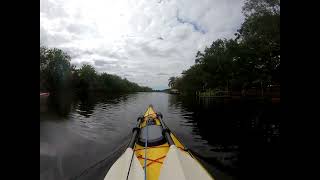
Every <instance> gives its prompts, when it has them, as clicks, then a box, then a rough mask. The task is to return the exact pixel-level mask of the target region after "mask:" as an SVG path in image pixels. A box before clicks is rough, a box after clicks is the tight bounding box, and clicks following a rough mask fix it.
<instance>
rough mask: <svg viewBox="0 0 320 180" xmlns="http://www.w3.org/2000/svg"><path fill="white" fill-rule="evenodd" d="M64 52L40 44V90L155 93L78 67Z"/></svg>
mask: <svg viewBox="0 0 320 180" xmlns="http://www.w3.org/2000/svg"><path fill="white" fill-rule="evenodd" d="M70 61H71V57H70V56H69V55H68V54H67V53H66V52H64V51H63V50H61V49H57V48H47V47H45V46H41V45H40V91H49V92H50V93H59V92H66V91H69V92H77V93H90V92H99V93H100V92H101V93H125V92H138V91H152V89H151V88H149V87H143V86H139V85H138V84H136V83H133V82H130V81H128V80H127V79H123V78H121V77H119V76H117V75H112V74H108V73H98V72H97V71H96V70H95V68H94V67H93V66H91V65H88V64H84V65H82V67H80V68H76V67H75V66H74V65H72V64H71V63H70Z"/></svg>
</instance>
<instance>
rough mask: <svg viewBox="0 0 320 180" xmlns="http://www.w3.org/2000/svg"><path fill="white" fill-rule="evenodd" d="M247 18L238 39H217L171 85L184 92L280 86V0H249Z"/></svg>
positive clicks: (199, 53)
mask: <svg viewBox="0 0 320 180" xmlns="http://www.w3.org/2000/svg"><path fill="white" fill-rule="evenodd" d="M243 14H244V16H245V20H244V22H243V23H242V25H241V27H240V29H238V30H237V32H236V33H235V38H231V39H217V40H215V41H213V43H212V44H211V46H210V47H206V48H205V49H204V51H203V52H200V51H198V52H197V54H196V56H195V64H194V65H192V66H191V67H190V68H189V69H187V70H185V71H183V72H182V75H181V76H179V77H171V78H170V79H169V84H168V85H169V86H170V87H171V88H172V89H178V90H179V91H180V92H181V93H185V94H189V93H190V94H194V93H195V92H200V91H202V92H203V91H212V90H215V91H227V92H230V91H238V92H240V91H241V92H244V93H245V92H246V91H247V90H248V89H250V88H259V89H261V91H262V94H263V90H264V89H266V88H269V87H271V86H273V85H277V86H279V85H280V0H247V1H246V2H245V4H244V6H243Z"/></svg>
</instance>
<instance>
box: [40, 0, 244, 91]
mask: <svg viewBox="0 0 320 180" xmlns="http://www.w3.org/2000/svg"><path fill="white" fill-rule="evenodd" d="M242 5H243V0H40V43H41V44H42V45H46V46H48V47H56V48H60V49H63V50H65V51H67V52H68V53H69V54H70V55H71V57H72V61H71V63H72V64H75V65H77V67H80V66H81V65H82V64H84V63H86V64H91V65H93V66H94V67H95V68H96V69H97V71H98V72H107V73H110V74H117V75H119V76H121V77H123V78H124V77H125V78H127V79H128V80H130V81H133V82H136V83H138V84H139V85H144V86H149V87H152V88H154V89H165V88H167V87H168V85H167V84H168V78H169V77H171V76H179V75H181V72H182V71H183V70H186V69H187V68H189V67H190V66H191V65H193V64H194V59H195V55H196V52H197V51H198V50H200V51H201V50H203V49H204V47H205V46H209V45H210V44H211V43H212V41H214V40H216V39H218V38H230V37H234V33H235V32H236V30H237V29H238V28H239V27H240V25H241V23H242V22H243V20H244V17H243V15H242V13H241V7H242Z"/></svg>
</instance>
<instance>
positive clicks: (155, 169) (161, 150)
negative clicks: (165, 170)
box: [134, 106, 189, 180]
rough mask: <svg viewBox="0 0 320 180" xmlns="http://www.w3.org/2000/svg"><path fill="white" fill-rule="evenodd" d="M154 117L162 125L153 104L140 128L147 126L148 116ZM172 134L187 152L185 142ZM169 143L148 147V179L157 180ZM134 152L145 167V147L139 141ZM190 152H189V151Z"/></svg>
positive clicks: (157, 123)
mask: <svg viewBox="0 0 320 180" xmlns="http://www.w3.org/2000/svg"><path fill="white" fill-rule="evenodd" d="M150 117H151V118H153V119H154V120H155V121H156V125H158V126H161V122H160V120H159V119H158V118H157V115H156V112H155V111H154V110H153V108H152V106H149V107H148V109H147V111H146V112H145V114H144V118H143V121H142V123H141V124H140V128H143V127H145V126H146V121H147V119H148V118H150ZM170 136H171V138H172V140H173V142H174V143H175V145H176V146H177V147H178V148H179V149H180V150H181V151H183V152H184V153H187V152H186V151H184V149H185V147H184V146H183V144H182V143H181V142H180V141H179V140H178V139H177V138H176V137H175V136H174V135H173V134H172V133H170ZM169 148H170V146H169V144H168V143H164V144H161V145H158V146H151V147H147V150H146V153H147V163H146V164H147V165H146V166H147V179H148V180H157V179H158V178H159V175H160V170H161V167H162V164H163V161H164V159H165V158H166V155H167V153H168V151H169ZM134 152H135V155H136V156H137V158H138V160H139V161H140V164H141V166H142V167H143V168H144V163H145V158H144V157H145V147H144V146H141V145H139V144H138V143H136V144H135V146H134ZM188 154H189V153H188Z"/></svg>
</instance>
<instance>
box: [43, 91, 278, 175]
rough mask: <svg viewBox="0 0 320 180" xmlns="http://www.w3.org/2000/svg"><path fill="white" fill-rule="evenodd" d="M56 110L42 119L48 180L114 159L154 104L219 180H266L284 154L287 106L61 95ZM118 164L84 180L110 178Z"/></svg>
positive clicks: (140, 96) (142, 96)
mask: <svg viewBox="0 0 320 180" xmlns="http://www.w3.org/2000/svg"><path fill="white" fill-rule="evenodd" d="M53 104H55V106H53V107H52V108H48V109H47V111H45V112H42V113H40V119H41V121H40V164H41V167H40V179H50V178H48V177H50V176H53V174H54V177H55V179H69V178H70V177H72V176H74V175H76V174H77V173H79V172H80V171H81V170H83V169H84V168H85V167H88V165H90V164H93V163H94V162H96V161H98V160H100V159H103V158H104V157H105V156H107V155H110V154H112V153H114V152H115V151H116V149H117V148H119V147H120V146H121V144H124V143H125V142H126V141H127V140H128V139H129V137H130V134H131V129H132V128H133V127H134V126H135V123H136V118H137V117H138V116H139V115H141V114H142V113H143V112H144V110H145V109H146V107H147V106H148V105H149V104H153V105H154V107H155V109H156V110H157V111H158V112H161V113H162V114H163V116H164V121H165V122H166V124H167V125H168V126H169V128H170V129H171V130H172V131H173V132H174V133H175V134H176V135H177V136H178V137H179V138H180V139H181V141H182V142H183V143H184V144H185V145H186V146H187V147H188V148H190V149H191V150H193V151H194V152H195V153H196V154H198V155H199V157H200V158H202V160H201V161H203V163H204V164H206V167H207V168H208V169H209V171H210V172H211V173H213V174H215V177H216V179H218V180H219V179H238V178H242V177H243V178H249V177H250V176H251V175H250V174H249V172H250V171H251V169H253V166H254V167H255V169H256V170H257V172H260V173H262V172H263V168H262V165H261V163H259V161H261V162H267V159H268V158H267V157H270V156H272V155H274V154H275V153H276V150H277V147H278V141H279V135H280V129H279V128H280V119H279V113H280V112H279V109H280V107H279V106H276V105H273V104H268V103H257V102H246V103H244V102H241V101H230V100H228V101H221V100H213V99H211V100H199V99H196V98H187V97H180V96H176V95H170V94H165V93H135V94H127V95H117V96H88V97H83V98H79V99H77V98H72V97H70V96H69V97H65V96H64V97H63V96H61V97H59V98H57V100H56V101H55V103H53ZM40 106H41V104H40ZM44 109H45V108H44ZM40 110H41V107H40ZM52 119H55V120H56V121H52ZM266 149H267V150H268V151H267V152H265V151H264V150H266ZM50 152H54V153H50ZM119 155H120V154H119ZM115 159H116V157H113V160H115ZM270 159H272V158H270ZM113 160H108V161H106V162H104V164H103V165H101V166H100V167H99V168H97V169H95V170H94V171H93V172H92V173H90V175H88V176H86V177H83V178H82V179H103V175H104V174H105V173H106V171H107V170H108V167H109V166H110V165H111V164H112V162H113ZM246 163H247V164H246ZM248 163H249V165H248ZM44 167H45V168H44ZM61 169H62V171H61ZM240 172H241V173H240ZM41 177H45V178H41ZM258 179H259V178H258Z"/></svg>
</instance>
